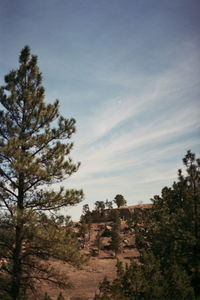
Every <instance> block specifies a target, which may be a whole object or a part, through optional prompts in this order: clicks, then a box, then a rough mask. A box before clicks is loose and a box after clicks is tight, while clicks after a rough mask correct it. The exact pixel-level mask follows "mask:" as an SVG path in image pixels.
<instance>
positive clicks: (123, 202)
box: [113, 194, 126, 208]
mask: <svg viewBox="0 0 200 300" xmlns="http://www.w3.org/2000/svg"><path fill="white" fill-rule="evenodd" d="M113 201H114V203H115V204H116V205H117V207H118V208H119V207H120V206H124V205H126V200H125V199H124V196H122V195H120V194H117V195H116V196H115V198H114V200H113Z"/></svg>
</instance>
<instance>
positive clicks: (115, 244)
mask: <svg viewBox="0 0 200 300" xmlns="http://www.w3.org/2000/svg"><path fill="white" fill-rule="evenodd" d="M120 230H121V220H120V217H119V212H118V210H114V211H113V224H112V229H111V242H110V246H111V248H112V250H113V251H114V252H115V257H117V254H118V253H120V252H121V247H122V238H121V235H120Z"/></svg>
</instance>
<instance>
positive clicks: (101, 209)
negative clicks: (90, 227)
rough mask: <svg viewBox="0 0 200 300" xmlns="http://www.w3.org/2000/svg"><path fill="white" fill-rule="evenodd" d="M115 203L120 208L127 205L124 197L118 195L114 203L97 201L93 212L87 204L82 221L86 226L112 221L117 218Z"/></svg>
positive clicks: (84, 206) (84, 207)
mask: <svg viewBox="0 0 200 300" xmlns="http://www.w3.org/2000/svg"><path fill="white" fill-rule="evenodd" d="M113 203H115V204H116V205H117V207H118V208H120V207H122V206H125V205H126V204H127V202H126V200H125V198H124V196H122V195H120V194H117V195H116V196H115V198H114V200H113V201H109V200H108V199H107V200H106V201H96V202H95V207H94V209H93V210H91V211H90V208H89V205H88V204H85V205H83V214H82V215H81V218H80V221H81V222H82V223H86V224H90V223H96V222H107V221H112V220H113V218H114V217H115V213H114V210H113Z"/></svg>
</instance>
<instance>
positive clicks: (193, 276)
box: [98, 151, 200, 300]
mask: <svg viewBox="0 0 200 300" xmlns="http://www.w3.org/2000/svg"><path fill="white" fill-rule="evenodd" d="M183 163H184V166H185V168H186V173H185V175H184V174H183V172H182V171H181V170H179V171H178V182H175V183H174V184H173V186H172V187H171V188H167V187H165V188H163V190H162V194H161V196H155V197H154V198H153V199H152V201H153V206H152V208H151V209H144V210H142V209H141V210H137V211H136V212H135V213H134V217H133V225H134V228H135V234H136V246H137V248H138V250H139V253H140V255H139V257H138V261H132V262H131V264H130V265H129V266H125V267H123V266H122V264H119V263H118V266H117V274H118V276H117V278H116V279H115V280H114V281H113V282H112V283H111V284H110V285H109V292H108V293H107V295H106V296H107V297H108V298H107V299H120V300H134V299H138V300H140V299H155V300H156V299H158V300H161V299H163V300H165V299H166V300H172V299H177V300H182V299H183V300H184V299H185V300H187V299H191V300H192V299H199V298H200V159H196V158H195V155H194V154H193V153H191V151H188V152H187V154H186V156H185V158H184V159H183ZM98 296H99V298H98V299H103V298H102V297H101V294H100V295H98Z"/></svg>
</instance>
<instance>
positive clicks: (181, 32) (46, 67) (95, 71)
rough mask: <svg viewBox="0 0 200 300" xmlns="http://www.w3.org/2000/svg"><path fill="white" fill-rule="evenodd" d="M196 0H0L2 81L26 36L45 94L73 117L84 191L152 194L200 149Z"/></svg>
mask: <svg viewBox="0 0 200 300" xmlns="http://www.w3.org/2000/svg"><path fill="white" fill-rule="evenodd" d="M199 28H200V2H199V1H198V0H187V1H186V0H173V1H167V0H162V1H158V0H125V1H122V0H43V1H41V0H40V1H39V0H35V1H27V0H18V1H7V0H0V40H1V43H0V85H2V84H3V77H4V75H5V74H7V73H8V71H10V70H11V69H14V68H16V67H17V64H18V63H17V58H18V55H19V52H20V50H21V49H22V47H23V46H24V45H26V44H28V45H29V46H30V47H31V49H32V53H33V54H36V55H38V58H39V66H40V70H41V71H42V72H43V76H44V87H45V88H46V101H48V102H53V101H54V100H55V99H56V98H58V99H59V100H60V110H61V113H62V114H63V115H64V116H65V117H75V118H76V120H77V133H76V135H74V138H73V140H74V150H73V152H72V154H71V156H72V158H73V159H74V160H75V161H81V167H80V169H79V171H78V172H77V173H76V174H74V175H73V177H72V178H70V179H68V180H67V181H66V182H65V186H66V187H69V188H71V187H73V188H82V189H83V190H84V193H85V200H84V202H82V203H81V204H80V205H78V206H76V207H74V208H72V209H69V210H68V211H67V213H69V214H71V215H72V217H73V219H78V218H79V216H80V213H81V210H82V205H83V204H85V203H89V205H90V207H91V208H92V207H93V204H94V202H95V201H97V200H106V199H109V200H112V199H113V198H114V197H115V195H116V194H122V195H124V197H125V198H126V199H127V201H128V204H129V205H133V204H137V203H138V202H139V201H143V203H146V202H148V201H149V200H150V198H151V197H153V195H155V194H159V193H160V191H161V189H162V188H163V187H164V186H166V185H171V184H172V183H173V181H174V180H176V178H177V170H178V169H179V168H180V167H182V162H181V159H182V158H183V156H184V155H185V153H186V151H187V150H188V149H191V150H192V151H193V152H195V153H196V154H197V156H199V154H200V151H199V150H200V139H199V138H200V131H199V130H200V122H199V119H200V100H199V99H200V98H199V94H200V89H199V81H200V64H199V61H200V55H199V48H200V47H199V46H200V37H199Z"/></svg>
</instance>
